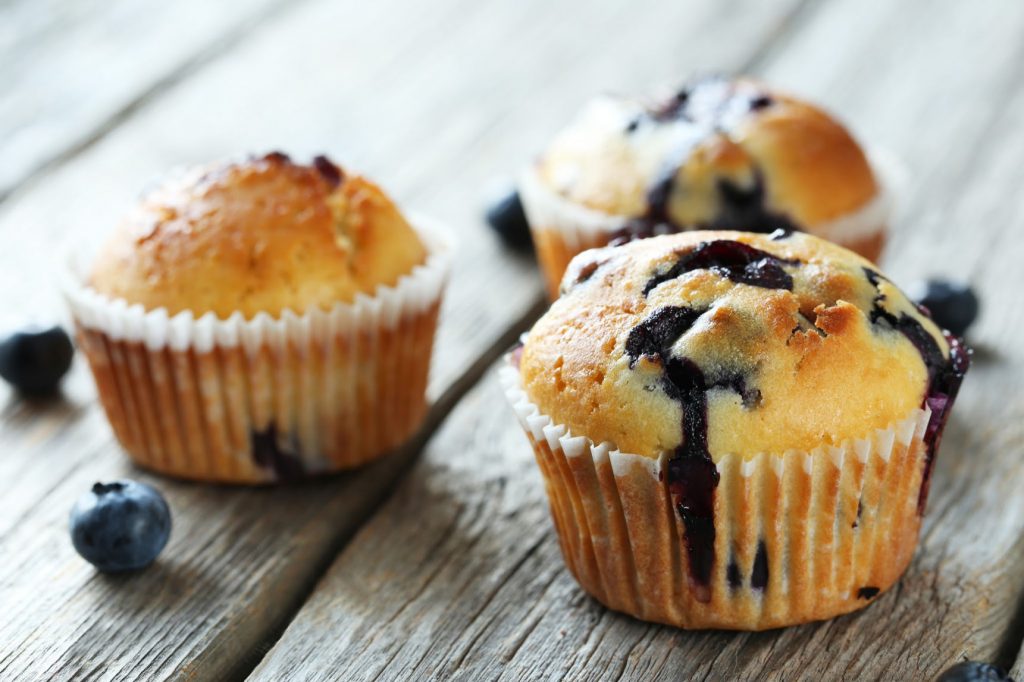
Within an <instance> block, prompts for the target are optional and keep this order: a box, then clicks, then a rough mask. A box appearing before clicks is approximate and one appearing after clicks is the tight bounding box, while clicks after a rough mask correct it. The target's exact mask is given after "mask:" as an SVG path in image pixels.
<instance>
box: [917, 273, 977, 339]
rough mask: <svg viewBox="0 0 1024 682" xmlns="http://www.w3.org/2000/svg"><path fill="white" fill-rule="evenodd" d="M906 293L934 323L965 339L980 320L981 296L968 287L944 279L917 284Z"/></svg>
mask: <svg viewBox="0 0 1024 682" xmlns="http://www.w3.org/2000/svg"><path fill="white" fill-rule="evenodd" d="M907 293H909V294H910V298H912V299H913V300H914V301H916V302H917V303H918V305H922V306H924V307H925V308H927V309H928V312H929V313H931V316H932V319H933V320H935V324H937V325H939V326H940V327H942V328H943V329H947V330H949V331H950V332H952V333H953V334H955V335H957V336H963V335H964V332H966V331H967V328H968V327H970V326H971V323H972V322H974V320H975V318H977V317H978V308H979V305H978V297H977V296H976V295H975V294H974V291H973V290H972V289H971V287H969V286H968V285H966V284H963V283H960V282H950V281H949V280H943V279H930V280H928V281H926V282H916V283H915V284H914V285H913V286H911V287H910V288H909V289H908V291H907Z"/></svg>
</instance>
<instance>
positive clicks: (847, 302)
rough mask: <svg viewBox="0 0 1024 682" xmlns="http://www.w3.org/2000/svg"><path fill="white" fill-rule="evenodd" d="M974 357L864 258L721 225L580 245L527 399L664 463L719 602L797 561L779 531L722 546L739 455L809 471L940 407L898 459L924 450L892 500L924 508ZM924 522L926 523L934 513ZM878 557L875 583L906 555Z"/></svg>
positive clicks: (795, 236)
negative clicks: (770, 542) (743, 547)
mask: <svg viewBox="0 0 1024 682" xmlns="http://www.w3.org/2000/svg"><path fill="white" fill-rule="evenodd" d="M968 364H969V354H968V351H967V350H966V349H965V347H964V346H963V345H962V344H961V343H960V341H959V340H958V339H956V338H955V337H953V336H951V335H950V334H948V333H946V332H943V330H941V329H939V327H937V326H936V325H935V324H934V323H933V322H932V320H931V319H930V318H929V317H928V316H927V314H926V313H925V312H924V311H923V310H921V309H919V308H918V307H917V306H915V305H914V304H913V303H912V302H911V301H910V300H908V299H907V297H906V296H905V295H904V294H903V293H902V292H901V291H900V290H899V289H898V288H896V286H894V285H893V284H892V282H891V281H889V280H888V279H887V278H885V277H884V276H883V275H882V274H880V273H879V272H878V271H877V270H876V269H875V267H874V266H873V265H872V264H871V263H870V262H869V261H867V260H865V259H864V258H861V257H859V256H857V255H856V254H854V253H852V252H849V251H847V250H845V249H843V248H841V247H838V246H835V245H833V244H831V243H828V242H825V241H824V240H821V239H817V238H815V237H813V236H810V235H807V234H803V233H785V232H779V233H776V234H773V235H771V236H769V235H758V234H753V233H741V232H725V231H719V232H688V233H683V234H677V235H670V236H662V237H656V238H652V239H644V240H640V241H634V242H630V243H628V244H625V245H622V246H614V247H605V248H603V249H595V250H591V251H588V252H585V253H583V254H581V255H579V256H577V257H576V259H574V261H573V262H572V264H571V265H570V267H569V269H568V271H567V272H566V275H565V278H564V280H563V283H562V296H561V298H559V300H557V301H556V302H555V303H554V304H553V305H552V307H551V309H550V310H549V311H548V313H547V314H546V315H544V317H542V318H541V320H540V321H539V322H538V323H537V324H536V325H535V326H534V328H533V329H532V330H531V332H530V333H529V336H528V338H527V339H526V342H525V345H524V347H523V349H522V351H521V356H520V358H519V363H518V370H519V375H520V377H521V382H522V388H523V391H524V392H525V394H526V396H528V398H529V400H530V401H531V402H532V403H533V404H535V405H536V407H537V409H538V410H539V412H540V413H541V414H543V415H548V416H550V419H551V421H552V423H554V424H561V425H565V427H566V428H567V430H568V432H569V433H571V434H573V435H574V436H584V437H586V439H587V440H588V442H590V443H593V444H595V445H597V444H601V443H607V444H608V446H609V447H611V448H614V449H615V450H616V451H619V452H623V453H630V454H631V455H637V456H640V457H643V458H648V459H651V460H658V461H660V462H662V463H663V466H662V468H661V470H660V475H661V476H662V477H663V480H664V483H665V485H666V487H667V491H668V494H669V495H670V496H671V501H672V507H673V510H674V512H675V514H676V515H677V516H678V519H679V521H680V522H681V529H682V535H683V539H684V544H685V550H686V554H687V560H686V564H687V565H688V571H689V579H690V581H691V585H692V588H693V590H694V594H695V595H697V596H696V599H697V601H701V602H710V600H711V599H712V588H713V584H712V583H713V582H714V576H715V575H719V576H721V577H722V579H723V580H725V579H727V580H728V583H729V584H730V585H732V586H735V585H738V584H741V583H743V584H746V585H749V586H750V587H751V588H753V589H757V588H761V589H763V588H764V587H765V585H766V584H767V583H768V580H769V566H770V565H776V566H778V565H779V564H778V563H777V562H779V561H781V558H780V557H779V556H777V553H778V551H779V550H778V548H777V547H773V546H766V545H765V543H764V542H763V541H761V542H760V543H757V544H755V545H753V546H751V547H750V548H748V549H749V551H748V552H747V555H748V556H747V561H746V565H745V566H744V568H743V569H742V570H741V569H740V567H739V566H738V565H737V564H736V562H735V560H733V559H730V558H729V557H728V555H722V554H721V549H722V547H721V546H720V543H718V544H716V525H717V524H718V523H720V522H721V521H722V519H721V518H719V517H720V512H721V510H720V509H719V505H718V500H717V499H716V496H717V494H718V488H719V484H720V479H721V471H720V469H721V466H722V463H723V461H724V460H725V459H726V458H732V459H733V460H736V459H738V461H740V462H741V463H742V462H746V463H750V462H753V461H754V460H756V459H758V458H762V457H765V456H767V457H768V458H769V460H773V459H774V460H776V461H778V462H781V461H782V460H783V458H784V456H785V455H786V454H787V453H808V454H807V455H806V457H808V458H810V459H808V460H807V463H806V464H805V465H803V466H805V467H806V468H807V471H811V470H813V469H814V467H815V466H817V467H822V466H831V465H830V464H828V459H829V457H830V455H828V454H821V453H827V452H828V451H829V449H830V448H838V447H840V446H843V445H844V444H849V443H853V442H856V441H859V440H862V439H870V438H872V437H873V436H872V434H876V433H886V432H887V430H888V431H891V430H892V429H893V428H894V425H895V424H898V423H900V422H901V421H904V420H907V419H911V420H912V419H913V415H915V414H921V415H922V418H923V416H924V415H928V414H929V413H930V416H928V417H927V424H926V426H923V427H922V429H921V447H920V448H918V450H915V449H914V447H913V445H912V444H910V445H908V446H907V450H906V453H907V454H906V455H905V457H906V458H910V459H904V455H901V456H900V458H899V461H901V462H904V461H907V462H910V461H911V460H912V459H913V458H914V457H918V459H916V460H913V462H912V466H910V468H908V469H907V472H909V473H907V474H906V475H907V476H910V477H911V478H912V480H913V481H914V482H915V484H914V489H913V490H912V491H911V490H905V489H904V488H906V487H908V486H909V484H905V483H900V484H899V485H894V487H898V488H900V493H899V494H900V495H901V496H902V499H903V502H901V503H899V504H897V503H896V502H890V503H889V504H890V505H896V506H899V508H901V509H903V508H906V509H907V510H908V511H907V514H908V515H912V516H914V517H917V516H919V515H920V513H921V512H922V511H923V509H924V504H925V501H926V497H927V491H928V482H929V478H930V472H931V467H932V463H933V461H934V453H935V450H936V448H937V447H938V442H939V438H940V436H941V433H942V429H943V425H944V424H945V422H946V419H947V417H948V414H949V409H950V407H951V405H952V403H953V401H954V399H955V397H956V394H957V390H958V388H959V386H960V383H961V381H962V379H963V376H964V373H965V372H966V370H967V367H968ZM881 440H882V441H884V440H885V439H884V437H882V438H881ZM890 445H891V440H890ZM865 456H866V455H865ZM888 457H889V455H888V454H886V455H884V456H883V459H885V458H888ZM815 458H817V459H819V460H820V461H819V462H818V463H817V464H815V463H813V462H812V460H813V459H815ZM780 465H781V464H780ZM879 466H881V465H879ZM859 475H865V474H863V473H861V474H859ZM837 476H838V474H837ZM892 476H893V477H895V476H896V474H892ZM911 478H907V479H900V480H901V481H903V480H906V481H909V480H911ZM836 480H837V481H838V478H837V479H836ZM886 480H889V481H890V484H891V481H892V480H895V478H892V479H886ZM733 485H734V484H732V483H730V486H733ZM735 485H741V484H738V483H737V484H735ZM807 485H808V486H810V485H811V484H810V483H808V484H807ZM836 485H838V483H837V484H836ZM880 485H881V484H880ZM815 494H818V495H824V494H826V493H824V492H819V493H815ZM857 494H858V495H861V494H866V493H863V492H858V493H857ZM892 494H896V493H892ZM723 502H725V503H728V505H730V507H729V508H732V506H731V505H733V504H735V503H736V502H735V500H724V501H723ZM780 504H781V503H780ZM807 504H810V503H809V502H808V503H807ZM855 504H858V505H859V504H861V502H856V503H855ZM875 511H876V510H875V509H873V508H872V509H871V510H870V512H871V514H872V518H874V513H875ZM830 513H833V514H834V513H836V512H835V510H834V509H833V510H832V512H830ZM855 523H856V521H854V524H855ZM908 523H909V525H908V526H907V527H908V528H909V527H910V526H913V529H914V531H913V532H914V537H915V538H916V524H917V523H919V522H915V521H911V522H908ZM900 538H902V539H901V540H900V543H901V553H900V556H901V559H903V558H905V559H906V560H909V556H910V554H909V553H908V548H907V542H908V540H907V536H906V535H900ZM909 551H912V545H911V546H910V548H909ZM773 552H775V553H776V556H772V553H773ZM720 562H725V563H724V564H722V563H720ZM904 565H905V564H904ZM790 570H794V571H799V570H800V569H799V568H792V567H791V569H787V571H786V572H787V574H788V573H789V572H790ZM879 570H880V571H881V572H880V573H879V575H880V576H884V580H878V581H877V582H882V583H885V582H888V583H891V581H892V580H894V579H895V576H897V575H898V573H899V572H901V571H902V566H899V567H898V570H896V572H895V573H893V571H892V570H888V571H882V570H881V569H879ZM894 570H895V569H894ZM887 586H888V585H887V584H883V585H881V587H879V586H878V585H867V586H859V587H858V588H857V590H855V591H854V592H853V593H851V594H846V595H845V596H843V597H842V599H845V600H846V601H844V602H843V604H845V606H843V607H839V606H834V605H833V607H830V608H835V609H839V608H844V609H845V610H849V608H850V607H849V604H850V603H856V600H857V599H866V598H867V597H864V596H863V595H864V594H870V595H872V596H874V595H876V594H877V593H878V592H879V589H884V588H885V587H887ZM865 590H867V592H865ZM850 600H852V602H851V601H850ZM823 608H824V607H823ZM817 617H820V616H817ZM727 622H728V621H727Z"/></svg>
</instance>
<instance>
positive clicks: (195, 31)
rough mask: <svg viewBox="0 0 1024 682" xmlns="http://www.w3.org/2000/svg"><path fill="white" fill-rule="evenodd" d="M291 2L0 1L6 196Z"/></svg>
mask: <svg viewBox="0 0 1024 682" xmlns="http://www.w3.org/2000/svg"><path fill="white" fill-rule="evenodd" d="M286 5H288V3H284V2H281V0H256V1H239V0H234V1H229V2H218V3H206V2H198V1H196V0H186V1H185V2H172V3H168V2H155V1H153V0H143V1H139V0H127V1H126V0H114V1H113V2H96V1H94V0H84V1H75V2H66V1H65V0H44V1H43V2H38V1H36V0H12V1H11V2H7V3H3V4H2V5H0V83H3V85H4V87H3V88H2V89H0V158H3V159H4V163H3V164H0V199H3V198H4V197H6V196H7V195H8V194H9V193H11V192H12V191H14V190H15V189H16V188H17V187H18V186H20V185H21V184H22V183H24V182H26V181H28V180H30V179H31V178H33V177H36V176H38V175H39V174H41V173H42V172H43V171H44V170H45V169H47V168H50V167H54V166H56V165H58V164H59V163H60V162H61V160H63V159H66V158H68V157H70V156H73V155H74V154H76V153H78V152H80V151H81V150H82V149H84V148H86V147H88V146H89V145H91V144H93V143H95V142H96V141H97V140H98V139H100V138H102V137H103V135H104V134H106V133H107V132H109V131H110V130H112V129H114V128H116V127H117V124H118V123H119V121H120V120H122V119H123V118H125V117H127V116H129V115H130V114H131V112H132V111H134V110H135V109H137V108H139V107H140V106H143V105H144V104H145V103H146V102H147V101H148V100H150V99H153V98H155V97H156V96H157V95H158V94H159V93H161V92H163V91H164V90H166V89H167V88H169V87H171V86H172V85H173V84H174V83H177V82H179V81H181V80H183V79H185V78H187V77H188V75H189V74H191V73H193V72H194V71H196V70H197V69H199V68H201V66H202V65H203V64H205V63H207V62H209V61H210V60H212V59H214V58H215V57H216V56H217V55H220V54H223V53H225V52H227V51H229V50H230V48H231V47H232V46H233V45H234V44H235V43H236V42H237V41H238V40H239V39H241V38H242V37H243V36H244V35H245V34H246V33H247V32H248V31H249V30H251V29H252V28H253V27H254V26H256V25H258V24H259V23H260V22H262V21H265V20H267V19H269V18H271V17H273V16H274V15H275V14H276V13H277V12H278V11H279V10H281V9H282V8H283V7H285V6H286ZM291 5H292V6H296V5H297V3H291Z"/></svg>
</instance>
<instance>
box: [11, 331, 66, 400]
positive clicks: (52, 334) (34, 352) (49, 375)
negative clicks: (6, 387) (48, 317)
mask: <svg viewBox="0 0 1024 682" xmlns="http://www.w3.org/2000/svg"><path fill="white" fill-rule="evenodd" d="M74 353H75V348H74V346H72V345H71V339H70V338H69V337H68V334H67V332H66V331H64V330H63V329H61V328H60V327H57V326H54V327H50V328H48V329H44V328H30V329H24V330H21V331H17V332H14V333H13V334H10V335H9V336H7V337H5V338H4V339H3V340H0V377H3V378H4V379H5V380H6V381H7V382H8V383H9V384H11V385H12V386H14V388H16V389H18V390H19V391H21V392H22V393H26V394H28V395H45V394H48V393H53V392H55V391H56V390H57V387H58V386H60V380H61V379H62V378H64V375H65V374H67V371H68V368H70V367H71V357H72V356H73V355H74Z"/></svg>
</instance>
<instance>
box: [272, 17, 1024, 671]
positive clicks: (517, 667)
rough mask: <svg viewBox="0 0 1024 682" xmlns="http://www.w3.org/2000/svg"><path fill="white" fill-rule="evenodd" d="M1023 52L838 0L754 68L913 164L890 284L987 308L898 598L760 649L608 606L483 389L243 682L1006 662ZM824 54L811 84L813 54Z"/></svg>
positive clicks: (1021, 324)
mask: <svg viewBox="0 0 1024 682" xmlns="http://www.w3.org/2000/svg"><path fill="white" fill-rule="evenodd" d="M911 26H912V28H911ZM952 26H955V27H957V28H956V30H955V31H951V30H950V27H952ZM1022 35H1024V7H1020V6H1014V7H1010V6H1009V5H1001V6H997V5H995V4H985V3H983V4H982V5H981V6H971V7H967V6H966V5H964V4H962V3H952V2H947V3H935V4H931V5H929V11H928V12H922V11H921V7H920V6H916V7H915V6H912V5H911V4H899V5H895V4H891V3H881V2H878V3H862V2H854V1H852V0H851V1H849V2H835V3H831V4H829V5H828V6H827V7H825V8H822V9H820V10H818V11H817V12H815V13H814V14H813V17H812V18H811V19H810V20H808V21H806V22H805V23H804V25H803V26H802V27H801V29H800V30H799V31H798V32H797V34H796V35H795V36H794V37H793V39H792V40H790V41H788V43H787V44H785V45H784V46H783V47H781V48H780V49H776V50H772V51H770V52H769V53H768V55H767V58H766V61H765V63H764V64H763V66H762V68H760V69H759V71H760V72H761V73H763V74H765V76H766V77H767V78H770V79H772V80H774V81H777V82H781V83H786V84H788V85H790V86H791V87H793V88H796V89H803V90H804V91H809V92H815V93H816V94H817V95H818V96H820V97H821V98H822V99H823V100H824V101H826V102H829V103H833V104H834V106H835V108H836V109H837V110H839V111H842V112H843V113H844V115H845V116H846V117H847V118H848V119H849V120H851V121H853V122H854V123H855V124H856V125H857V129H858V130H860V129H862V128H863V130H864V136H865V137H866V138H867V139H869V140H871V141H877V142H878V143H880V144H884V145H885V146H887V147H889V148H890V149H892V150H893V151H895V152H897V153H898V154H899V155H900V156H901V157H902V158H904V159H905V160H906V161H907V164H908V166H909V168H910V169H911V171H912V173H911V178H910V182H909V184H908V186H907V188H906V194H905V195H904V197H903V210H902V211H901V220H900V226H899V227H900V231H899V232H898V234H897V237H896V239H895V240H894V242H893V244H892V247H891V249H890V251H889V253H888V256H887V259H886V263H885V265H886V269H887V270H888V271H889V272H891V273H892V274H893V275H894V276H895V277H896V278H897V280H898V281H904V282H905V281H909V279H910V278H911V277H915V276H920V275H925V274H929V273H936V272H938V273H944V274H952V275H958V276H961V277H965V278H969V279H970V280H972V281H973V282H974V283H975V285H976V286H977V287H978V289H979V290H980V291H981V293H982V296H983V300H984V304H985V309H986V312H987V314H986V315H985V316H984V317H983V319H982V320H981V323H980V324H979V325H978V327H977V328H976V329H975V332H974V334H973V343H974V345H975V347H976V349H977V354H976V356H975V364H974V367H973V369H972V371H971V374H970V376H969V378H968V380H967V382H966V384H965V387H964V390H963V392H962V395H961V398H960V402H959V404H958V406H957V409H956V410H955V413H954V416H953V419H952V421H951V423H950V425H949V427H948V430H947V434H946V437H945V441H944V444H943V449H942V453H941V457H940V461H939V464H938V468H937V471H936V477H935V481H934V483H933V486H932V498H931V501H930V510H929V513H928V517H927V519H926V524H925V527H924V530H923V533H922V542H921V546H920V548H919V551H918V554H917V556H916V559H915V561H914V563H913V565H912V567H911V569H910V570H909V571H908V573H907V575H906V576H905V577H904V579H903V580H902V581H901V582H900V583H899V584H898V585H897V587H896V588H894V589H893V590H892V591H891V592H890V593H888V594H887V595H885V596H883V597H882V598H880V599H879V600H878V602H877V603H876V604H874V605H873V606H871V607H870V608H868V609H866V610H864V611H862V612H860V613H857V614H853V615H850V616H846V617H843V618H838V619H835V620H832V621H829V622H826V623H821V624H810V625H806V626H801V627H796V628H790V629H785V630H779V631H773V632H766V633H757V634H742V633H740V634H737V633H713V632H703V633H685V632H680V631H677V630H673V629H670V628H664V627H660V626H655V625H649V624H646V623H641V622H638V621H634V620H632V619H629V618H627V617H625V616H621V615H618V614H615V613H612V612H609V611H608V610H606V609H604V608H602V607H601V606H600V605H598V604H597V603H596V602H594V601H592V600H590V599H589V598H588V597H586V596H585V595H584V594H583V593H582V592H581V591H580V590H579V589H578V588H577V587H576V586H575V584H574V582H573V580H572V578H571V576H570V575H569V574H568V572H567V571H566V570H565V569H564V568H562V566H561V565H560V557H559V553H558V548H557V542H556V541H555V538H554V536H553V530H552V527H551V523H550V521H549V519H548V518H547V513H546V509H545V507H546V501H545V498H544V494H543V489H542V484H541V481H540V478H539V476H538V475H537V473H536V472H535V471H534V469H533V468H532V467H531V455H530V452H529V449H528V446H527V444H526V441H525V438H524V437H523V436H522V435H521V433H519V430H518V426H517V425H516V424H515V420H514V419H513V418H512V416H511V414H510V413H509V411H508V410H507V409H505V410H504V413H502V412H503V409H502V406H501V404H500V403H501V395H500V391H499V390H498V388H497V387H496V385H495V384H496V382H495V381H494V380H493V379H490V380H487V381H485V382H484V384H483V385H482V386H480V387H478V388H477V389H474V392H473V394H472V395H470V396H468V397H467V398H466V399H464V400H463V401H462V402H461V403H460V405H459V407H458V408H457V410H456V411H455V413H454V414H453V415H452V416H451V417H450V419H449V420H448V421H447V422H446V424H445V426H444V427H443V428H442V430H441V431H440V432H439V433H438V434H437V435H436V436H435V437H434V439H433V440H432V441H431V443H430V444H429V445H428V448H427V452H426V455H425V457H424V459H423V460H422V461H421V462H420V463H419V464H418V465H417V468H416V469H414V470H413V472H412V473H411V475H410V476H409V477H407V478H406V479H405V480H404V481H403V483H402V486H401V487H400V488H399V490H398V491H397V492H396V493H395V494H394V496H393V497H392V498H391V499H390V500H389V501H388V502H387V504H386V505H384V507H382V508H381V509H380V511H379V512H378V513H377V514H376V515H375V516H374V518H372V519H371V520H370V521H369V522H368V523H367V524H366V525H365V526H364V527H363V528H362V529H361V530H360V532H359V534H358V535H357V536H356V537H355V538H354V539H353V541H352V542H351V543H350V544H349V545H348V546H347V547H346V548H345V549H344V550H343V551H342V553H341V555H340V556H339V558H338V560H337V561H336V562H335V563H334V565H333V566H332V567H331V569H330V570H329V571H328V573H327V575H326V576H325V578H324V579H323V580H322V581H321V583H320V585H319V586H318V587H317V590H316V591H315V592H314V594H313V595H312V596H311V598H310V599H309V600H308V601H307V603H306V604H305V605H304V606H303V608H302V610H301V611H300V612H299V614H298V615H297V616H296V618H295V619H294V620H293V621H292V623H291V624H290V625H289V627H288V629H287V630H286V631H285V633H284V635H283V636H282V638H281V639H280V640H279V641H278V643H277V644H276V645H275V647H274V649H272V650H271V652H270V654H269V655H268V656H267V657H266V658H265V659H264V661H263V662H262V663H261V665H260V667H259V668H257V670H256V671H255V673H254V676H253V677H254V678H255V679H275V677H277V676H279V675H281V674H282V673H283V672H285V671H288V670H300V671H301V672H302V673H303V674H308V675H310V676H311V677H318V678H323V679H327V678H346V679H373V678H378V677H379V678H386V679H414V678H422V677H431V678H433V677H440V678H446V677H453V678H464V679H491V678H509V679H535V678H551V679H559V678H569V679H588V680H589V679H618V678H623V679H636V678H640V679H650V678H653V679H665V680H670V679H778V680H791V679H900V680H902V679H908V680H909V679H924V680H927V679H932V678H933V677H934V676H935V675H936V674H937V673H938V672H940V671H941V670H943V669H944V668H946V667H947V666H949V665H950V664H952V663H954V662H957V661H959V660H963V659H965V658H972V659H981V660H995V661H998V662H999V663H1001V664H1002V665H1004V666H1008V665H1009V664H1012V663H1013V661H1014V659H1015V657H1016V655H1017V650H1018V647H1019V645H1020V641H1021V635H1022V631H1021V615H1022V613H1021V596H1022V594H1021V593H1022V587H1024V562H1022V559H1024V556H1022V554H1024V541H1022V530H1024V501H1022V499H1021V498H1020V496H1019V495H1017V494H1016V491H1019V490H1020V489H1021V487H1022V486H1024V467H1022V466H1021V454H1022V451H1024V419H1022V417H1024V403H1022V402H1021V400H1020V396H1019V395H1017V394H1016V392H1017V391H1019V387H1020V386H1022V385H1024V350H1022V348H1021V346H1020V344H1019V343H1017V341H1016V340H1017V339H1018V338H1019V336H1020V334H1021V333H1022V332H1024V306H1022V305H1021V302H1020V298H1019V295H1018V287H1019V284H1020V283H1022V282H1021V273H1020V262H1021V257H1022V252H1021V247H1020V244H1019V237H1015V236H1014V235H1019V234H1020V233H1021V231H1022V229H1024V207H1022V205H1021V204H1020V202H1019V201H1014V200H1009V201H1008V200H1006V197H1008V196H1009V195H1012V194H1013V193H1014V192H1015V190H1016V188H1017V186H1018V185H1019V179H1020V172H1019V169H1018V167H1019V160H1020V159H1021V158H1022V154H1024V134H1022V133H1021V131H1020V127H1019V123H1018V122H1019V120H1020V117H1021V115H1022V114H1024V111H1022V109H1021V107H1022V106H1024V91H1022V89H1021V88H1020V87H1019V83H1020V82H1021V78H1022V76H1024V73H1022V63H1024V61H1022V59H1021V56H1022V55H1021V54H1020V50H1021V49H1022V45H1024V41H1022V40H1021V36H1022ZM981 36H984V41H985V44H986V49H984V50H980V51H979V49H978V41H979V39H980V37H981ZM880 45H884V46H886V48H887V49H886V50H885V52H881V51H879V50H878V46H880ZM826 54H827V59H828V65H829V68H828V69H823V68H821V64H820V63H816V61H815V60H816V59H817V60H820V59H823V58H824V57H822V55H826ZM965 55H970V59H966V58H965ZM897 84H898V86H897ZM982 102H983V103H985V104H984V106H982V105H980V104H979V103H982ZM990 103H997V104H995V105H992V104H990ZM1000 197H1003V199H1000ZM326 633H330V636H329V637H328V635H327V634H326ZM325 639H329V640H330V641H331V642H332V644H331V646H324V645H323V642H324V641H325ZM1022 667H1024V664H1022Z"/></svg>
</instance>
